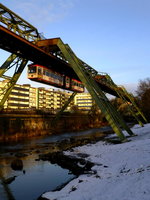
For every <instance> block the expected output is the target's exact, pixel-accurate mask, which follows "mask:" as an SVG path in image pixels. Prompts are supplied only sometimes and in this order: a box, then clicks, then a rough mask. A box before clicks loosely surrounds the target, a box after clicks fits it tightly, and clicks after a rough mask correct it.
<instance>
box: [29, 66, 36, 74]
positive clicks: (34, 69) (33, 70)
mask: <svg viewBox="0 0 150 200" xmlns="http://www.w3.org/2000/svg"><path fill="white" fill-rule="evenodd" d="M28 72H29V73H36V67H29V71H28Z"/></svg>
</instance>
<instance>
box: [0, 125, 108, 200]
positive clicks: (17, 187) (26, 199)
mask: <svg viewBox="0 0 150 200" xmlns="http://www.w3.org/2000/svg"><path fill="white" fill-rule="evenodd" d="M107 131H110V128H109V127H104V128H99V129H91V130H86V131H80V132H72V133H63V134H59V135H51V136H46V137H42V138H32V139H30V140H29V139H27V140H24V141H19V142H13V143H12V142H10V143H5V144H3V143H1V144H0V200H10V199H11V200H36V199H37V198H38V197H39V196H40V195H41V194H42V193H44V192H45V191H51V190H54V189H56V188H58V187H60V186H61V185H63V184H65V183H67V182H68V181H70V180H71V179H73V178H74V177H75V175H74V174H72V173H71V172H70V171H69V170H68V169H63V168H61V167H60V166H58V165H56V164H51V163H50V162H49V161H42V160H39V159H38V158H39V154H42V153H45V152H50V151H57V148H58V146H59V145H58V144H59V142H61V141H64V140H68V139H69V138H84V137H85V138H87V137H99V136H100V135H101V134H103V133H104V132H107ZM16 158H17V159H21V160H22V161H23V169H22V170H13V169H12V168H11V163H12V161H13V160H14V159H16ZM10 177H11V178H12V177H14V180H13V181H12V182H11V183H9V184H4V182H5V180H8V178H10Z"/></svg>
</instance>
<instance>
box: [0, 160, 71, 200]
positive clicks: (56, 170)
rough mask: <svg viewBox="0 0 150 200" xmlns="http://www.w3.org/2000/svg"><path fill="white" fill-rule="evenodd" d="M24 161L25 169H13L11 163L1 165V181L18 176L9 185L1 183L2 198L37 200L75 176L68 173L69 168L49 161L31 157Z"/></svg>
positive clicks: (0, 196)
mask: <svg viewBox="0 0 150 200" xmlns="http://www.w3.org/2000/svg"><path fill="white" fill-rule="evenodd" d="M5 163H6V162H5ZM23 163H24V171H13V170H12V169H11V167H10V165H3V167H1V183H2V181H4V179H6V178H8V177H12V176H16V178H15V180H14V181H13V182H12V183H10V184H9V185H7V184H1V186H0V200H6V199H11V200H12V199H13V197H14V199H15V200H36V199H37V198H38V197H39V196H40V195H41V194H42V193H43V192H45V191H50V190H53V189H55V188H56V187H57V186H58V185H61V184H64V183H65V182H67V181H69V180H70V179H72V178H73V177H74V175H72V174H68V173H69V171H68V170H66V169H62V168H61V167H59V166H57V165H52V164H51V163H50V162H48V161H34V160H33V157H32V158H31V157H30V158H28V159H26V160H23ZM8 196H9V197H8ZM12 196H13V197H12Z"/></svg>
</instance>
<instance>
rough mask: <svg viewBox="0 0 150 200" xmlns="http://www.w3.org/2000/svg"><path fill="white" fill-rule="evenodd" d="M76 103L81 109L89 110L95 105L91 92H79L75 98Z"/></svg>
mask: <svg viewBox="0 0 150 200" xmlns="http://www.w3.org/2000/svg"><path fill="white" fill-rule="evenodd" d="M74 104H75V105H77V106H78V109H79V110H83V111H89V110H91V107H92V105H93V99H92V97H91V95H90V94H89V93H78V94H77V95H76V96H75V98H74Z"/></svg>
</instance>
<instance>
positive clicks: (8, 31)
mask: <svg viewBox="0 0 150 200" xmlns="http://www.w3.org/2000/svg"><path fill="white" fill-rule="evenodd" d="M0 48H1V49H2V50H5V51H7V52H9V53H11V55H10V56H9V57H8V59H7V60H6V61H5V62H4V63H3V64H2V65H1V66H0V78H3V79H7V80H8V82H7V84H6V85H5V87H4V88H3V92H2V97H1V101H0V110H2V109H3V106H4V103H5V101H6V100H7V98H8V96H9V94H10V93H11V90H12V89H13V87H14V85H15V84H16V82H17V80H18V79H19V77H20V75H21V73H22V72H23V70H24V68H25V66H26V65H27V63H28V61H31V62H34V63H37V64H39V65H43V66H48V65H49V64H50V65H51V68H52V69H53V70H54V71H57V72H60V73H64V74H65V75H66V76H69V77H72V78H75V79H77V80H80V81H81V82H82V83H83V84H84V86H85V87H86V89H87V90H88V92H89V93H90V94H91V96H92V98H93V100H94V101H95V103H96V104H97V105H98V107H99V109H100V110H101V112H102V113H103V114H104V116H105V118H106V119H107V121H108V122H109V124H110V126H111V127H112V129H113V130H114V132H115V133H116V134H117V136H118V137H119V138H120V140H121V141H125V140H126V137H125V135H124V134H123V132H122V130H123V129H124V130H125V131H126V132H127V133H128V134H129V135H130V136H133V135H134V133H133V132H132V131H131V129H130V128H129V127H128V125H127V124H126V122H125V121H124V119H123V118H122V116H121V115H120V113H119V112H118V111H117V110H116V108H114V106H113V105H112V104H111V102H110V100H109V99H108V98H107V96H106V93H108V94H111V95H114V96H115V97H117V98H121V99H122V100H123V101H124V102H126V103H127V105H128V108H129V110H130V112H131V113H132V115H133V116H134V117H135V119H136V120H137V122H138V123H139V124H140V125H141V126H143V123H142V121H144V122H147V120H146V118H145V117H144V115H143V113H142V112H141V111H140V109H139V108H138V106H137V105H136V103H135V101H134V97H133V95H131V94H129V93H128V92H127V91H126V89H125V88H124V87H121V86H117V85H116V84H115V83H114V82H113V80H112V79H111V77H110V76H109V75H108V74H104V73H98V72H97V71H96V70H95V69H94V68H92V67H91V66H89V65H88V64H86V63H85V62H84V61H82V60H81V59H80V58H78V57H77V55H76V54H75V53H74V52H73V50H72V49H71V48H70V47H69V45H68V44H65V43H63V41H62V40H61V38H51V39H45V38H43V36H41V34H40V33H39V32H38V30H37V29H36V28H35V27H34V26H32V25H31V24H29V23H28V22H27V21H25V20H24V19H22V18H21V17H20V16H18V15H17V14H15V13H14V12H13V11H11V10H10V9H8V8H7V7H5V6H4V5H2V4H0ZM9 70H11V72H12V71H13V73H12V76H7V75H6V72H7V71H9ZM101 77H104V78H101ZM75 95H76V93H75V92H74V93H73V94H72V95H71V97H70V99H69V100H68V101H67V102H66V103H65V105H64V106H63V108H62V110H61V111H60V112H58V113H57V114H56V118H55V121H56V120H57V119H58V118H59V117H60V115H61V114H62V112H63V111H64V110H65V108H66V107H67V106H68V104H69V103H70V101H71V100H72V99H73V98H74V96H75Z"/></svg>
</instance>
